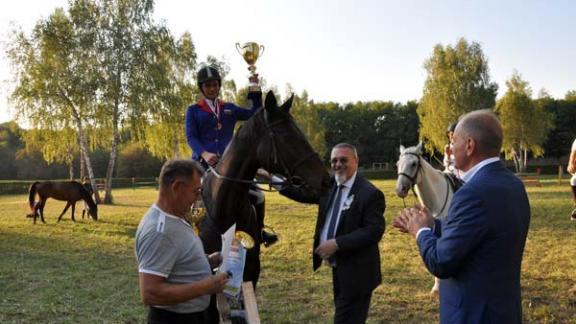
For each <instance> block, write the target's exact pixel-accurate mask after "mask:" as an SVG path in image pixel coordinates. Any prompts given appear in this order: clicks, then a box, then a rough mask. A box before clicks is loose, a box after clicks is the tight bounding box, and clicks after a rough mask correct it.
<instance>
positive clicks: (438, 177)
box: [396, 142, 462, 293]
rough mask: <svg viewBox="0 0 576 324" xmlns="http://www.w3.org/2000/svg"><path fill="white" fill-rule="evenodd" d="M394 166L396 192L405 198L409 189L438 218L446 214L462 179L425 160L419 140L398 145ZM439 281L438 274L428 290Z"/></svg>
mask: <svg viewBox="0 0 576 324" xmlns="http://www.w3.org/2000/svg"><path fill="white" fill-rule="evenodd" d="M396 166H397V167H398V180H397V181H396V195H398V197H400V198H405V197H406V196H407V195H408V192H409V191H410V189H412V190H414V193H415V195H416V196H417V197H418V201H419V202H420V204H422V205H423V206H425V207H426V208H428V210H429V211H430V213H431V214H432V216H434V217H435V218H439V219H442V218H444V217H446V215H447V214H448V208H449V207H450V202H451V201H452V197H453V196H454V192H455V191H456V189H457V188H458V187H459V186H460V185H461V183H462V182H461V181H460V180H456V179H455V177H451V176H449V174H448V173H445V172H442V171H440V170H437V169H435V168H433V167H432V166H431V165H430V164H429V163H428V162H426V160H424V159H423V158H422V142H420V143H419V144H418V145H417V146H412V147H408V148H404V146H402V145H400V157H399V158H398V162H397V163H396ZM438 283H439V281H438V278H435V280H434V287H432V290H431V291H430V292H431V293H437V292H438Z"/></svg>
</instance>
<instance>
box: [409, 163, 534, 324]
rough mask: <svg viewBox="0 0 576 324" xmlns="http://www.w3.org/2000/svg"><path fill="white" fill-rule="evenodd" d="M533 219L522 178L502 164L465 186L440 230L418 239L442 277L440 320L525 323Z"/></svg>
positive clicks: (428, 261)
mask: <svg viewBox="0 0 576 324" xmlns="http://www.w3.org/2000/svg"><path fill="white" fill-rule="evenodd" d="M529 222H530V205H529V202H528V196H527V195H526V190H525V189H524V185H523V184H522V182H521V181H520V180H519V179H518V178H517V177H516V176H515V175H514V174H512V173H511V172H510V171H509V170H508V169H506V168H505V167H504V165H503V164H502V163H501V162H495V163H490V164H488V165H485V166H484V167H483V168H481V169H480V170H479V171H478V173H476V175H475V176H474V177H473V178H472V179H470V181H469V182H467V183H466V184H464V186H462V188H460V189H459V190H458V191H457V192H456V194H455V195H454V199H453V200H452V204H451V205H450V209H449V211H448V216H447V217H446V219H445V220H443V221H441V222H440V221H437V222H436V229H435V232H434V233H433V232H431V231H426V232H422V233H421V234H420V236H419V237H418V241H417V244H418V248H419V250H420V255H421V256H422V259H423V260H424V263H425V264H426V267H427V268H428V270H429V271H430V272H431V273H432V274H434V275H435V276H437V277H438V278H440V279H442V280H441V281H440V323H466V324H471V323H507V324H509V323H521V322H522V305H521V298H520V265H521V263H522V254H523V252H524V245H525V243H526V235H527V233H528V225H529Z"/></svg>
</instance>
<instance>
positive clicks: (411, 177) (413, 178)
mask: <svg viewBox="0 0 576 324" xmlns="http://www.w3.org/2000/svg"><path fill="white" fill-rule="evenodd" d="M402 155H413V156H415V157H416V159H417V160H418V164H417V166H416V172H415V173H414V175H409V174H407V173H405V172H398V175H399V176H404V177H406V178H408V180H410V183H411V184H410V189H412V193H414V196H415V197H416V199H418V194H416V190H415V189H414V187H415V186H416V181H417V180H418V174H419V173H420V171H421V170H422V164H421V163H420V159H421V158H422V157H421V156H420V154H417V153H413V152H404V153H402V154H400V156H402ZM444 180H446V196H445V197H444V203H443V204H442V208H440V211H439V212H438V214H437V215H441V214H442V213H443V212H444V209H445V208H446V205H447V204H448V197H449V196H450V181H449V180H448V178H447V177H446V176H445V175H444ZM402 202H403V203H404V208H406V201H405V200H404V198H402Z"/></svg>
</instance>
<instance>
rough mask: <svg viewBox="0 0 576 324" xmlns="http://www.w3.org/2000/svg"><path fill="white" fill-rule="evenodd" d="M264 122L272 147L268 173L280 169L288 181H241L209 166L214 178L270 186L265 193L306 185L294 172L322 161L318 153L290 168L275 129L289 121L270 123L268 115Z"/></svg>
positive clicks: (304, 157)
mask: <svg viewBox="0 0 576 324" xmlns="http://www.w3.org/2000/svg"><path fill="white" fill-rule="evenodd" d="M263 113H265V114H267V112H266V111H263ZM264 120H265V125H266V130H265V132H266V133H267V134H268V135H269V137H270V143H271V144H270V145H271V152H270V154H269V155H268V156H269V158H268V163H267V166H266V167H265V169H266V171H271V170H272V167H275V166H276V167H279V168H280V169H281V170H282V172H283V175H284V176H286V179H284V180H282V181H273V180H246V179H240V178H233V177H228V176H225V175H223V174H220V173H219V172H218V171H217V170H216V169H215V168H213V167H212V166H209V170H210V172H212V174H214V176H215V177H216V178H217V179H220V180H226V181H230V182H236V183H244V184H249V185H258V184H264V185H268V186H269V188H270V189H263V188H260V190H263V191H280V190H282V189H285V188H287V187H291V186H292V187H301V186H303V185H305V184H306V181H305V180H304V179H302V177H299V176H297V175H294V172H295V171H296V170H297V169H298V167H299V166H300V165H302V164H304V162H306V161H308V160H309V159H311V158H314V157H318V159H320V157H319V156H318V153H316V152H314V151H313V150H310V152H309V153H308V154H306V155H304V156H303V157H301V158H300V159H298V160H297V161H296V162H295V163H294V164H292V167H288V164H287V163H286V161H285V160H284V158H283V157H282V155H281V154H280V153H279V152H280V151H279V149H278V144H277V143H276V138H277V135H276V134H275V133H274V127H275V126H277V125H280V124H282V123H284V122H288V119H286V118H283V119H280V120H277V121H274V122H271V123H268V118H267V115H265V116H264ZM273 186H274V187H277V186H279V187H280V188H277V189H276V190H274V189H272V188H273Z"/></svg>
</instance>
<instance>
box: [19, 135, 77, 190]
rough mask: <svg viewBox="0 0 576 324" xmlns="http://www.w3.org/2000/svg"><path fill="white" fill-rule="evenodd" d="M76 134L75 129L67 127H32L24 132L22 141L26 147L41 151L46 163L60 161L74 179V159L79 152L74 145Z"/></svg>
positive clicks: (70, 177) (71, 178)
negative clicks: (49, 128)
mask: <svg viewBox="0 0 576 324" xmlns="http://www.w3.org/2000/svg"><path fill="white" fill-rule="evenodd" d="M77 134H78V133H77V132H76V130H74V129H72V128H69V127H65V128H62V129H60V130H44V129H41V128H34V129H31V130H29V131H28V132H26V135H25V136H24V141H25V142H26V147H27V148H29V149H31V150H37V151H40V152H42V157H43V158H44V161H46V162H48V164H52V163H62V164H64V165H66V166H67V167H68V176H69V179H70V180H74V178H75V176H74V161H75V157H77V156H78V155H79V153H80V151H79V149H78V146H77V145H76V144H77V143H78V137H77ZM52 139H58V140H57V141H55V140H52Z"/></svg>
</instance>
